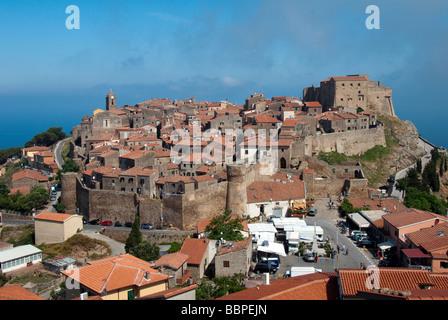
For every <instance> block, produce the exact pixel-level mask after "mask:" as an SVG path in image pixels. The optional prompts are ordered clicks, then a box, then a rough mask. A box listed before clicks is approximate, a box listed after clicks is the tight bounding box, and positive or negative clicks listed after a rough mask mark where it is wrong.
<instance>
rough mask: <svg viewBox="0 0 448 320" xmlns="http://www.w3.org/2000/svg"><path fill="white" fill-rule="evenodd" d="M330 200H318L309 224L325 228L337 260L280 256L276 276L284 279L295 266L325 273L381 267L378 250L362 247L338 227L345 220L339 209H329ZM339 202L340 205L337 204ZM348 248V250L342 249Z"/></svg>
mask: <svg viewBox="0 0 448 320" xmlns="http://www.w3.org/2000/svg"><path fill="white" fill-rule="evenodd" d="M328 201H329V199H328V198H325V199H318V200H317V201H316V203H315V204H314V206H313V207H314V208H315V209H316V210H317V214H316V215H315V216H313V217H306V218H305V221H306V223H307V225H314V223H316V225H317V226H321V227H322V228H323V229H324V239H325V240H328V241H329V242H330V245H331V247H332V248H333V249H335V250H336V252H337V246H338V245H339V248H340V250H339V253H337V254H336V255H335V256H333V257H318V259H317V261H316V262H308V261H305V260H304V259H303V257H301V256H298V255H297V254H289V255H287V256H286V257H280V266H279V269H278V271H277V272H276V273H275V275H273V276H272V277H274V278H278V277H282V276H283V275H284V274H285V272H286V271H288V270H290V269H291V267H314V268H316V269H319V270H322V271H323V272H334V271H335V270H336V269H338V268H355V269H359V268H361V267H363V266H371V265H375V266H377V265H378V259H376V257H375V250H374V248H371V249H368V248H363V247H362V246H358V244H357V243H356V242H355V241H354V240H353V239H351V238H350V237H349V236H347V235H346V234H344V233H342V232H341V230H340V229H339V228H338V227H337V222H338V221H344V220H345V219H344V218H341V217H340V216H339V211H338V209H337V208H335V209H329V207H328ZM335 203H336V202H335ZM342 248H345V250H342Z"/></svg>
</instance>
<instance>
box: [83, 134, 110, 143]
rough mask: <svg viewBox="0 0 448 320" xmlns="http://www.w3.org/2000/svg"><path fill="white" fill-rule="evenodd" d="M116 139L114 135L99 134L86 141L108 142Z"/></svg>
mask: <svg viewBox="0 0 448 320" xmlns="http://www.w3.org/2000/svg"><path fill="white" fill-rule="evenodd" d="M113 137H114V133H106V132H105V133H99V134H97V135H95V136H92V137H89V138H87V139H86V141H108V140H112V139H113Z"/></svg>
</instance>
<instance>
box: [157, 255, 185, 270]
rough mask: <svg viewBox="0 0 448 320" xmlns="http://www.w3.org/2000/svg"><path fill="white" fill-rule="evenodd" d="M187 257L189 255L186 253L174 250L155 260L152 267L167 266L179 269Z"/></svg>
mask: <svg viewBox="0 0 448 320" xmlns="http://www.w3.org/2000/svg"><path fill="white" fill-rule="evenodd" d="M188 258H189V255H188V254H186V253H182V252H179V251H178V252H174V253H170V254H166V255H164V256H162V257H160V259H159V260H157V261H156V262H154V265H153V267H154V268H159V267H162V266H168V267H170V268H172V269H175V270H177V269H179V268H180V267H181V266H182V265H183V264H184V263H185V262H186V261H187V259H188Z"/></svg>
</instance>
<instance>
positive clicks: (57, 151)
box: [54, 137, 71, 168]
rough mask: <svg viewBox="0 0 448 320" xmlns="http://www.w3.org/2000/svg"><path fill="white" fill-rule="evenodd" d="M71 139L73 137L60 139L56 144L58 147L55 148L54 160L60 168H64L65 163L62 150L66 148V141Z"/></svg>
mask: <svg viewBox="0 0 448 320" xmlns="http://www.w3.org/2000/svg"><path fill="white" fill-rule="evenodd" d="M70 139H71V137H70V138H66V139H64V140H61V141H59V142H58V143H57V144H56V148H54V161H55V162H56V164H57V165H58V167H59V168H62V166H63V165H64V159H63V158H62V155H61V151H62V149H63V148H64V145H65V143H66V142H67V141H68V140H70Z"/></svg>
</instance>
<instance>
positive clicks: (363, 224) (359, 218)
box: [347, 212, 370, 228]
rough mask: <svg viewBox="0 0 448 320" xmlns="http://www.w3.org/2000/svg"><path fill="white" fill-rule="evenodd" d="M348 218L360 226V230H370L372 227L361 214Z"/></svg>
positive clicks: (353, 214)
mask: <svg viewBox="0 0 448 320" xmlns="http://www.w3.org/2000/svg"><path fill="white" fill-rule="evenodd" d="M347 217H348V218H349V219H350V220H352V221H353V222H354V223H355V224H357V225H358V227H359V228H368V227H370V222H369V220H367V219H366V218H364V217H363V216H362V215H361V214H360V213H359V212H355V213H350V214H348V215H347Z"/></svg>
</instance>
